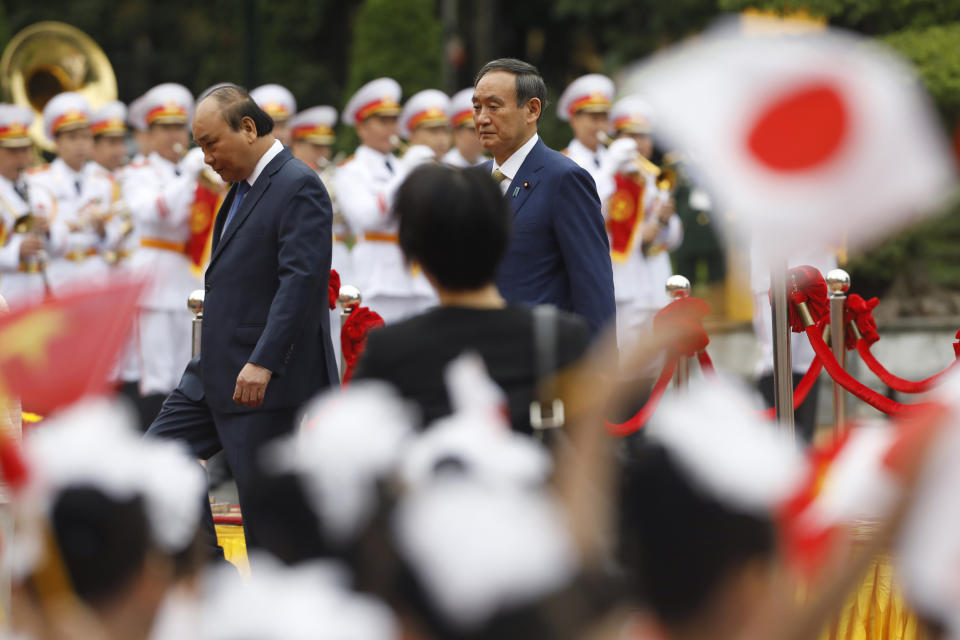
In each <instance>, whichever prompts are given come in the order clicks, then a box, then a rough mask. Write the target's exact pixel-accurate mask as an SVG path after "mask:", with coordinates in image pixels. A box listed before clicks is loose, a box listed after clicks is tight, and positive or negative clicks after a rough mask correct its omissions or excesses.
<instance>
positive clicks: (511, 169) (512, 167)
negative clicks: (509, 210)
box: [490, 133, 540, 195]
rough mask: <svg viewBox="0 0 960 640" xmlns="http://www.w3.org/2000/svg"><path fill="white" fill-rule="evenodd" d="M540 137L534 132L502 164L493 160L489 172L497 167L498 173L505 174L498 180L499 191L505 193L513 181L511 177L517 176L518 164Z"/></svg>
mask: <svg viewBox="0 0 960 640" xmlns="http://www.w3.org/2000/svg"><path fill="white" fill-rule="evenodd" d="M539 139H540V136H538V135H537V134H536V133H534V134H533V135H532V136H530V139H529V140H527V141H526V142H524V143H523V145H521V146H520V148H519V149H517V150H516V151H514V152H513V154H512V155H511V156H510V157H509V158H507V159H506V160H505V161H504V162H503V164H502V165H500V164H497V161H496V159H494V161H493V169H491V171H490V173H493V172H494V171H496V170H497V169H499V170H500V173H502V174H503V175H505V176H507V179H506V180H503V181H501V182H500V193H502V194H503V195H507V189H509V188H510V183H511V182H513V179H514V178H516V177H517V172H518V171H520V166H521V165H522V164H523V161H524V160H526V159H527V156H528V155H530V151H531V150H532V149H533V146H534V145H535V144H537V140H539Z"/></svg>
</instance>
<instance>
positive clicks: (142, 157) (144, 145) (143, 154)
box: [127, 96, 152, 166]
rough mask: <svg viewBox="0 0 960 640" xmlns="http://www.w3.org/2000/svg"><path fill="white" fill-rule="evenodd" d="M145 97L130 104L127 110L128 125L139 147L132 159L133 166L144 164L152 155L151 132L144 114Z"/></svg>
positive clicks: (134, 141)
mask: <svg viewBox="0 0 960 640" xmlns="http://www.w3.org/2000/svg"><path fill="white" fill-rule="evenodd" d="M143 98H144V96H140V97H139V98H137V99H136V100H134V101H133V102H131V103H130V108H129V109H127V123H128V124H129V125H130V131H132V132H133V143H134V144H135V145H136V146H137V152H136V153H135V154H133V157H132V158H130V165H131V166H139V165H141V164H143V163H144V162H145V161H146V159H147V156H148V155H150V152H151V151H152V149H151V148H150V132H149V131H148V130H147V117H146V116H147V114H146V113H144V111H143V107H144V104H145V103H144V101H143Z"/></svg>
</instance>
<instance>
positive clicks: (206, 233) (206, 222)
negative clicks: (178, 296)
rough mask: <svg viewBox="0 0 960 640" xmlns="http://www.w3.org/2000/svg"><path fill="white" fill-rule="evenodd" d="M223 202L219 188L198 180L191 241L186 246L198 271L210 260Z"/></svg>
mask: <svg viewBox="0 0 960 640" xmlns="http://www.w3.org/2000/svg"><path fill="white" fill-rule="evenodd" d="M221 202H222V195H221V193H220V190H219V189H218V188H217V187H215V186H213V185H212V184H211V183H210V182H209V181H207V180H205V179H203V178H202V177H201V178H200V179H199V180H197V190H196V191H195V192H194V197H193V205H192V206H191V208H190V239H189V240H187V246H186V254H187V257H189V258H190V261H191V262H192V263H193V266H194V267H195V268H196V269H200V270H202V269H203V267H204V265H205V264H206V263H207V261H208V260H209V259H210V236H211V233H212V232H213V222H214V219H215V218H216V215H217V209H219V208H220V203H221Z"/></svg>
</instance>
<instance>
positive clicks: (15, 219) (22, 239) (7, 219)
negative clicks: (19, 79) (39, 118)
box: [0, 104, 49, 302]
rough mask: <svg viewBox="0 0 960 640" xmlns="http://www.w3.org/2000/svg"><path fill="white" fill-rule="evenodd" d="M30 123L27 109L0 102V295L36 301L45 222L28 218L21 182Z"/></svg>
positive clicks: (26, 164) (40, 288) (27, 155)
mask: <svg viewBox="0 0 960 640" xmlns="http://www.w3.org/2000/svg"><path fill="white" fill-rule="evenodd" d="M32 122H33V112H32V111H31V110H30V109H27V108H25V107H20V106H16V105H12V104H0V294H2V296H3V297H4V298H6V300H7V302H18V301H22V300H30V301H34V300H39V299H41V298H42V297H43V293H44V291H43V276H42V274H41V273H40V272H39V268H40V261H41V260H44V259H45V257H44V253H45V249H46V235H47V232H48V231H49V221H48V220H47V218H46V217H43V216H35V217H32V218H31V217H30V215H29V214H30V206H29V204H28V203H27V194H26V190H25V187H24V184H23V172H24V171H25V170H26V169H27V167H29V166H30V161H31V159H32V155H31V154H32V148H33V142H32V141H31V140H30V136H29V134H28V133H27V131H28V129H29V128H30V124H31V123H32Z"/></svg>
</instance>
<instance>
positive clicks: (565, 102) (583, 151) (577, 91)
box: [557, 73, 615, 202]
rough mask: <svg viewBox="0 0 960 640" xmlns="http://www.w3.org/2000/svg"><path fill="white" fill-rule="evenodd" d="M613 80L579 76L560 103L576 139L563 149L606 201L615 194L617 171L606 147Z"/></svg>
mask: <svg viewBox="0 0 960 640" xmlns="http://www.w3.org/2000/svg"><path fill="white" fill-rule="evenodd" d="M613 94H614V86H613V80H611V79H610V78H608V77H606V76H602V75H600V74H597V73H591V74H588V75H585V76H580V77H579V78H577V79H576V80H574V81H573V82H572V83H570V85H569V86H568V87H567V88H566V90H564V92H563V94H562V95H561V96H560V102H559V103H557V116H558V117H559V118H560V119H561V120H564V121H566V122H569V123H570V128H571V129H572V130H573V140H571V141H570V144H568V145H567V148H566V149H564V150H563V153H564V154H565V155H567V156H569V157H570V159H571V160H573V161H574V162H576V163H577V164H578V165H580V166H581V167H583V168H584V169H586V170H587V171H589V172H590V175H591V176H593V180H594V182H596V183H597V195H599V196H600V202H605V201H606V199H607V198H608V197H610V194H612V193H613V179H612V176H613V174H614V173H615V171H614V168H613V167H611V166H610V162H609V161H607V162H606V163H605V162H604V160H605V159H606V155H607V149H606V147H605V146H604V145H603V142H604V140H605V139H606V134H607V129H608V128H609V122H610V120H609V115H610V104H611V102H613Z"/></svg>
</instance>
